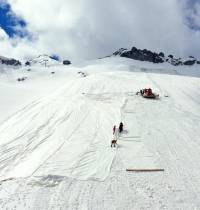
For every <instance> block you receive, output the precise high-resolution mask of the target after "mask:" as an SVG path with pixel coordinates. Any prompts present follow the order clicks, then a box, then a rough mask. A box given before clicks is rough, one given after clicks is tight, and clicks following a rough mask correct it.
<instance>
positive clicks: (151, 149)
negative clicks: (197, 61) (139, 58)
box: [0, 58, 200, 210]
mask: <svg viewBox="0 0 200 210" xmlns="http://www.w3.org/2000/svg"><path fill="white" fill-rule="evenodd" d="M140 64H141V63H138V62H135V61H132V60H130V59H125V58H107V59H101V60H98V61H90V62H85V63H84V64H83V63H82V64H79V65H76V66H75V65H72V66H70V67H68V66H67V67H66V66H60V67H50V68H48V70H47V71H41V69H39V68H33V69H31V71H26V70H27V69H26V68H25V69H21V70H20V71H18V72H17V73H16V72H12V73H9V74H6V76H5V74H4V76H3V75H2V77H0V80H1V82H2V81H3V83H1V88H0V94H1V95H3V94H4V100H3V103H1V104H0V110H1V112H2V113H4V117H3V118H1V119H0V121H1V125H0V177H1V184H0V208H1V209H6V208H7V209H70V210H71V209H109V210H112V209H124V210H129V209H130V210H132V209H136V210H138V209H199V208H200V199H199V196H198V195H199V193H200V181H199V174H200V164H199V158H200V153H199V149H200V140H199V139H200V91H199V90H200V78H199V77H198V69H195V68H193V69H191V68H188V69H187V68H186V67H185V68H178V67H176V68H175V67H174V68H172V67H169V66H166V65H161V64H160V66H156V65H154V64H149V63H145V62H144V63H142V64H141V65H142V66H140ZM150 65H151V66H150ZM66 69H67V71H66ZM191 70H192V74H191ZM52 72H54V73H53V74H52ZM78 72H82V73H84V75H86V76H83V74H80V73H78ZM27 74H29V75H28V79H27V80H25V81H24V82H17V81H16V77H19V76H22V75H27ZM195 75H196V76H195ZM8 78H9V79H8ZM144 87H152V88H153V90H154V91H155V92H156V93H158V94H159V95H160V99H159V100H147V99H144V98H142V97H141V96H139V95H136V94H135V93H136V92H137V91H138V90H140V89H141V88H144ZM27 89H28V90H29V91H27ZM12 90H13V91H12ZM5 93H6V94H5ZM28 93H29V94H28ZM16 97H17V98H18V100H20V101H21V102H19V101H18V100H16ZM10 102H12V103H10ZM8 104H9V105H8ZM6 105H8V108H7V109H6ZM2 107H4V108H2ZM120 121H123V122H124V129H125V130H124V132H123V133H122V134H121V135H120V137H119V140H118V147H117V148H111V147H110V141H111V140H112V139H113V135H112V127H113V125H115V124H116V125H118V124H119V122H120ZM127 168H137V169H148V168H163V169H164V172H154V173H134V172H126V169H127Z"/></svg>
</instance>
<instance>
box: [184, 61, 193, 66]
mask: <svg viewBox="0 0 200 210" xmlns="http://www.w3.org/2000/svg"><path fill="white" fill-rule="evenodd" d="M195 63H196V60H188V61H185V62H184V63H183V64H184V65H187V66H192V65H194V64H195Z"/></svg>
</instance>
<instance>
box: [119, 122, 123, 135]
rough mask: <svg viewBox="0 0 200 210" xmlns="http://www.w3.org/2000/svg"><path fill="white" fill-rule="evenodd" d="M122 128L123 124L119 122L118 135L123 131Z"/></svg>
mask: <svg viewBox="0 0 200 210" xmlns="http://www.w3.org/2000/svg"><path fill="white" fill-rule="evenodd" d="M123 127H124V125H123V123H122V122H120V124H119V132H120V133H121V132H122V131H123Z"/></svg>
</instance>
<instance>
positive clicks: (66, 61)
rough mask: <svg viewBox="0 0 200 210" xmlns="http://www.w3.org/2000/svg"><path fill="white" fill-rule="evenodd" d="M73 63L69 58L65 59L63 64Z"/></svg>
mask: <svg viewBox="0 0 200 210" xmlns="http://www.w3.org/2000/svg"><path fill="white" fill-rule="evenodd" d="M70 64H71V61H69V60H64V61H63V65H70Z"/></svg>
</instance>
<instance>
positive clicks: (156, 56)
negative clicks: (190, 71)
mask: <svg viewBox="0 0 200 210" xmlns="http://www.w3.org/2000/svg"><path fill="white" fill-rule="evenodd" d="M113 55H115V56H117V55H118V56H121V57H126V58H131V59H134V60H139V61H148V62H152V63H164V62H167V63H170V64H171V65H173V66H180V65H187V66H191V65H194V64H200V61H198V60H197V59H196V58H194V57H193V56H189V57H188V58H187V59H181V58H175V57H174V56H173V55H168V56H165V54H164V53H163V52H160V53H156V52H152V51H150V50H147V49H144V50H141V49H137V48H136V47H133V48H132V49H131V50H128V49H125V48H120V49H119V50H118V51H116V52H114V53H113Z"/></svg>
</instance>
